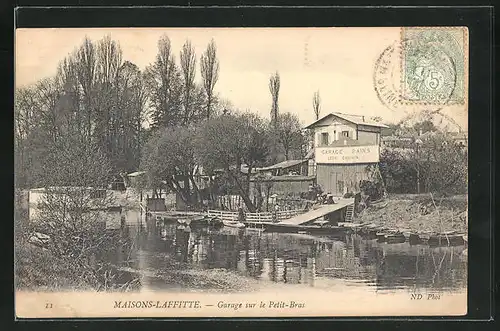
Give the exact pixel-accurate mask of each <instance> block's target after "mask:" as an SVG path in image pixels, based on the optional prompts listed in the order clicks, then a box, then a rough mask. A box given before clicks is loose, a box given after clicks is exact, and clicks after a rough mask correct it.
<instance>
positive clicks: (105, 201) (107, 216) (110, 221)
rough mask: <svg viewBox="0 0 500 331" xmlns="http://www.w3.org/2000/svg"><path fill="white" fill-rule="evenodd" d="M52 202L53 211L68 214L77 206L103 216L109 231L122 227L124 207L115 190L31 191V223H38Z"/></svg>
mask: <svg viewBox="0 0 500 331" xmlns="http://www.w3.org/2000/svg"><path fill="white" fill-rule="evenodd" d="M50 200H52V201H54V202H55V203H54V205H53V206H51V208H52V209H53V208H64V212H66V211H69V210H71V207H72V206H74V205H76V206H77V207H76V208H82V211H83V212H86V213H91V212H93V213H97V214H96V215H102V217H101V218H102V219H103V220H104V224H105V226H106V228H108V229H113V228H119V227H120V221H121V213H122V206H120V205H119V204H118V203H116V201H115V200H116V191H114V190H106V189H101V188H93V187H77V186H74V187H73V186H58V187H47V188H35V189H31V190H30V191H29V195H28V206H29V214H28V217H29V220H30V222H36V221H38V218H39V216H40V213H41V212H42V211H43V209H44V208H45V207H46V203H47V202H48V201H50ZM75 201H76V202H77V203H75ZM66 208H68V210H66ZM56 211H57V210H56ZM61 212H63V211H61ZM68 215H69V216H68V217H70V216H71V214H70V213H69V214H68Z"/></svg>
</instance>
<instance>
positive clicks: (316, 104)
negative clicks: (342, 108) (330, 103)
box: [313, 91, 321, 120]
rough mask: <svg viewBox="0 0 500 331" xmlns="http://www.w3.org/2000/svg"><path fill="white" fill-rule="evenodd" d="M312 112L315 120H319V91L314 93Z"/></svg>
mask: <svg viewBox="0 0 500 331" xmlns="http://www.w3.org/2000/svg"><path fill="white" fill-rule="evenodd" d="M313 110H314V115H315V116H316V120H319V112H320V110H321V97H320V96H319V91H316V92H314V95H313Z"/></svg>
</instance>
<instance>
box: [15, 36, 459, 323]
mask: <svg viewBox="0 0 500 331" xmlns="http://www.w3.org/2000/svg"><path fill="white" fill-rule="evenodd" d="M468 40H469V39H468V30H467V28H465V27H387V28H381V27H362V28H361V27H352V28H351V27H342V28H213V29H212V28H210V29H207V28H203V29H202V28H154V29H153V28H109V29H104V28H88V29H69V28H60V29H17V30H16V34H15V86H16V91H15V118H14V120H15V197H16V199H15V219H14V222H15V285H16V287H15V311H16V316H17V318H93V317H173V318H175V317H314V316H325V317H336V316H350V317H353V316H362V317H364V316H461V315H465V314H466V313H467V255H468V254H467V252H468V240H467V238H468V236H467V233H468V231H467V229H468V226H467V222H468V221H467V220H468V217H467V196H468V195H467V169H468V164H467V154H468V128H467V119H468V77H469V75H468Z"/></svg>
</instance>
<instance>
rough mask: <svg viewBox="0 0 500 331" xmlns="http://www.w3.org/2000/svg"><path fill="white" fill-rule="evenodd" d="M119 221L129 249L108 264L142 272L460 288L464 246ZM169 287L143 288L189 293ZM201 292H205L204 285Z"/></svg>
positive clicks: (133, 217)
mask: <svg viewBox="0 0 500 331" xmlns="http://www.w3.org/2000/svg"><path fill="white" fill-rule="evenodd" d="M126 221H127V224H128V227H127V228H126V231H127V235H128V236H129V238H130V239H131V248H132V249H131V250H130V251H129V252H128V253H125V252H117V254H114V255H112V256H110V257H109V259H110V261H111V262H112V263H114V264H118V265H121V266H125V267H127V268H130V269H133V270H139V271H147V273H149V274H155V273H161V272H162V271H165V270H168V269H169V268H170V269H172V268H174V269H182V270H188V271H193V272H197V273H201V274H203V272H209V271H213V270H223V271H224V272H225V275H226V276H225V277H227V274H229V275H234V277H235V278H236V279H240V280H248V281H250V282H252V283H253V284H257V285H258V286H266V287H268V288H269V287H271V288H272V287H273V286H279V287H280V288H283V287H284V288H287V287H293V286H295V287H296V286H303V287H320V288H326V289H329V288H333V287H335V288H336V290H342V288H346V287H360V288H367V287H369V288H370V289H372V290H374V291H377V292H384V291H385V292H391V291H401V290H403V291H410V292H411V291H422V290H423V291H439V292H461V291H463V290H464V289H465V288H466V287H467V261H466V255H465V254H464V251H465V249H466V247H464V246H454V247H429V246H427V245H410V244H409V243H403V244H386V243H378V242H377V241H376V240H367V239H365V238H363V237H361V236H359V235H356V234H350V235H342V236H338V237H331V236H311V235H303V234H286V233H266V232H262V231H258V230H250V229H244V230H238V229H234V228H227V227H224V228H222V229H219V230H215V229H209V228H193V229H191V228H189V227H187V228H184V227H180V226H178V225H177V224H176V223H175V222H172V223H167V224H158V225H155V224H149V227H148V226H147V223H148V222H146V221H145V219H144V217H143V216H141V215H140V213H138V212H135V211H129V212H127V217H126ZM151 279H156V280H154V281H152V280H151ZM174 283H176V284H173V282H172V281H165V280H162V279H161V278H155V277H149V281H147V282H144V284H143V286H148V287H150V288H154V289H166V290H170V289H172V288H174V287H176V286H177V288H180V289H181V290H182V288H183V287H184V288H185V289H186V290H189V285H186V284H183V283H182V282H180V283H179V282H174ZM201 288H202V289H203V290H211V285H210V282H208V283H207V284H206V286H201ZM240 290H241V291H244V289H243V288H242V289H240Z"/></svg>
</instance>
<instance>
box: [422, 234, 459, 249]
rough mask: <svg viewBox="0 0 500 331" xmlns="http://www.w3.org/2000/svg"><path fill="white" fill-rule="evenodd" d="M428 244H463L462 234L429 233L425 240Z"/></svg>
mask: <svg viewBox="0 0 500 331" xmlns="http://www.w3.org/2000/svg"><path fill="white" fill-rule="evenodd" d="M427 243H428V244H429V246H461V245H464V244H465V240H464V238H463V235H457V234H437V235H431V236H430V237H429V240H428V241H427Z"/></svg>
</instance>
